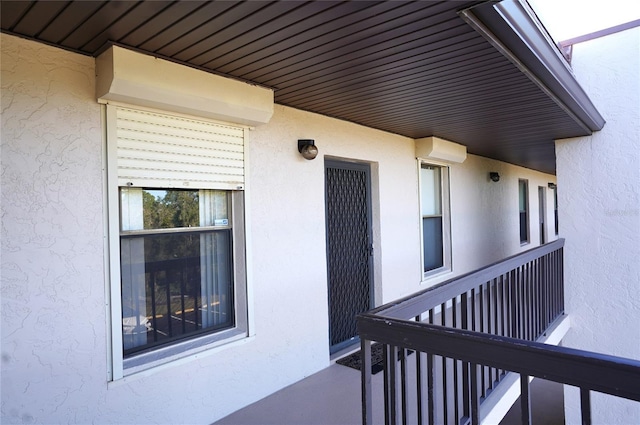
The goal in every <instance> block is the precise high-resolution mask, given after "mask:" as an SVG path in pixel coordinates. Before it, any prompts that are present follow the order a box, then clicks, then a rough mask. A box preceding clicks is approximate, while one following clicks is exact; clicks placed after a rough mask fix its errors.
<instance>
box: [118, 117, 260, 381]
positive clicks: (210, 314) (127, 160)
mask: <svg viewBox="0 0 640 425" xmlns="http://www.w3.org/2000/svg"><path fill="white" fill-rule="evenodd" d="M106 111H107V114H106V121H107V122H106V124H107V152H108V156H107V163H108V164H107V165H108V193H109V228H110V229H111V231H110V234H109V238H110V250H109V252H110V264H111V267H110V276H111V286H110V301H111V328H112V334H111V341H110V342H111V360H112V362H111V365H112V369H111V371H110V374H111V377H112V379H118V378H121V377H123V376H126V375H129V374H132V373H135V372H138V371H140V370H144V369H147V368H150V367H153V366H155V365H159V364H162V363H165V362H168V361H172V360H174V359H178V358H181V357H184V356H188V355H190V354H195V353H197V352H199V351H202V350H206V349H209V348H211V347H214V346H217V345H220V344H223V343H227V342H230V341H235V340H237V339H240V338H244V337H246V336H247V335H248V312H247V288H246V256H245V244H244V240H245V223H244V129H243V128H242V127H237V126H232V125H228V124H223V123H216V122H212V121H206V120H201V119H198V118H193V117H188V116H178V115H168V114H165V113H163V112H160V111H154V110H143V109H138V108H134V107H125V106H114V105H107V107H106Z"/></svg>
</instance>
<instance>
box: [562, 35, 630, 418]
mask: <svg viewBox="0 0 640 425" xmlns="http://www.w3.org/2000/svg"><path fill="white" fill-rule="evenodd" d="M573 69H574V71H575V74H576V77H577V79H578V80H579V82H580V83H581V84H582V86H583V87H584V89H585V90H586V92H587V93H589V96H590V97H591V99H592V100H593V102H594V103H595V105H596V106H597V108H598V109H599V111H600V112H601V113H602V115H603V116H604V117H605V119H606V121H607V123H606V125H605V127H604V129H603V130H602V131H600V132H597V133H594V134H593V136H591V137H583V138H576V139H567V140H561V141H558V142H557V143H556V152H557V157H558V182H559V183H558V196H559V204H560V234H561V236H562V237H565V238H566V248H565V285H566V290H565V293H566V308H567V311H568V313H569V314H570V315H571V323H572V329H571V330H570V331H569V333H568V334H567V336H566V338H565V339H564V345H566V346H570V347H575V348H581V349H586V350H592V351H596V352H602V353H607V354H612V355H617V356H622V357H629V358H635V359H640V328H638V323H640V166H639V165H638V164H640V154H639V150H638V148H639V146H640V145H639V144H638V142H639V141H640V28H635V29H632V30H627V31H624V32H621V33H617V34H613V35H609V36H606V37H602V38H599V39H596V40H592V41H588V42H585V43H580V44H577V45H575V46H574V50H573ZM565 392H566V401H567V403H566V404H567V415H568V416H567V423H579V416H578V415H579V410H578V406H579V399H578V394H577V392H576V391H574V389H567V390H565ZM592 397H593V409H592V410H593V420H594V423H606V424H613V423H621V424H632V423H633V424H636V423H638V422H639V421H640V403H635V402H625V401H622V400H618V399H615V398H613V397H605V396H602V395H599V394H595V395H593V396H592Z"/></svg>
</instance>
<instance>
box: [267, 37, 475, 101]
mask: <svg viewBox="0 0 640 425" xmlns="http://www.w3.org/2000/svg"><path fill="white" fill-rule="evenodd" d="M452 44H455V45H456V46H455V49H456V50H453V49H452ZM482 47H486V45H485V44H484V43H481V42H478V41H477V40H474V39H471V38H470V34H468V33H466V34H462V35H460V36H453V37H451V38H447V41H446V42H444V41H443V42H434V43H433V44H432V45H431V46H429V48H430V50H428V51H424V50H421V51H420V52H418V53H417V54H412V53H416V52H409V54H407V53H406V52H404V51H403V52H400V53H396V54H391V55H388V56H383V57H382V58H380V59H379V60H377V61H376V62H375V66H371V63H369V62H368V61H361V62H360V63H358V64H350V66H349V67H348V69H347V70H346V71H347V72H345V70H344V69H340V70H336V69H323V70H322V71H314V72H312V73H311V74H307V75H305V76H301V77H299V78H295V79H292V80H289V81H287V84H286V87H284V88H282V89H279V90H278V96H279V98H280V99H281V100H282V101H289V100H292V101H294V100H296V99H297V98H298V97H299V96H304V97H305V98H306V99H309V96H310V95H313V94H315V93H316V92H318V91H321V90H322V88H324V89H325V90H334V91H338V90H348V89H356V88H366V87H367V86H368V85H369V82H375V81H377V80H379V79H380V78H388V76H389V75H390V74H392V75H394V76H396V77H399V76H400V75H404V74H407V73H408V74H420V73H422V72H427V71H429V70H436V69H438V68H442V67H444V66H447V65H448V64H450V63H458V64H461V66H464V63H463V60H462V59H460V56H461V55H467V54H469V58H472V59H473V60H479V59H481V58H482V55H484V54H485V53H486V50H483V49H482ZM394 78H395V77H394Z"/></svg>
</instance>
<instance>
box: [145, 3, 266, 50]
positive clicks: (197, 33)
mask: <svg viewBox="0 0 640 425" xmlns="http://www.w3.org/2000/svg"><path fill="white" fill-rule="evenodd" d="M223 3H224V2H223ZM230 3H231V7H228V8H225V9H224V10H223V11H222V12H221V13H220V14H218V15H216V16H212V17H211V18H210V19H208V20H206V21H205V22H203V23H202V24H201V25H199V26H198V27H195V28H193V29H192V30H189V31H186V32H184V34H183V35H182V36H180V37H178V38H177V39H176V40H175V41H173V42H171V43H169V44H167V45H166V46H164V47H163V48H161V49H160V50H158V52H157V53H159V54H161V55H164V56H169V57H171V58H173V59H176V60H187V59H189V58H190V57H191V55H190V54H189V52H190V51H193V49H194V48H196V47H197V46H198V45H200V46H206V45H207V43H210V44H211V45H215V44H217V43H218V42H217V39H216V34H217V33H218V32H220V31H221V30H223V29H224V28H226V27H227V26H229V25H235V24H236V21H238V20H241V19H242V18H243V17H245V16H250V15H252V14H254V13H256V12H258V11H260V10H262V9H264V8H267V7H268V6H269V5H270V4H271V3H270V2H260V1H249V2H238V3H235V2H230ZM224 6H226V5H223V7H224ZM181 27H183V26H182V25H181ZM194 46H195V47H194ZM188 49H191V50H188ZM185 51H187V52H186V53H184V52H185Z"/></svg>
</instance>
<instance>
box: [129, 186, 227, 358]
mask: <svg viewBox="0 0 640 425" xmlns="http://www.w3.org/2000/svg"><path fill="white" fill-rule="evenodd" d="M229 204H230V196H229V194H228V193H227V192H226V191H216V190H173V189H169V190H158V189H142V188H121V189H120V206H121V213H120V217H121V230H120V260H121V262H120V264H121V281H122V334H123V335H122V342H123V350H124V356H125V357H128V356H131V355H133V354H135V353H139V352H142V351H145V350H148V349H151V348H153V347H158V346H162V345H166V344H168V343H170V342H173V341H177V340H182V339H185V338H188V337H191V336H194V335H199V334H203V333H207V332H214V331H216V330H219V329H225V328H229V327H232V326H233V325H234V306H233V273H232V253H231V248H232V247H231V224H232V223H231V221H230V220H229V218H230V214H229Z"/></svg>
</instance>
